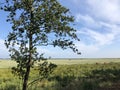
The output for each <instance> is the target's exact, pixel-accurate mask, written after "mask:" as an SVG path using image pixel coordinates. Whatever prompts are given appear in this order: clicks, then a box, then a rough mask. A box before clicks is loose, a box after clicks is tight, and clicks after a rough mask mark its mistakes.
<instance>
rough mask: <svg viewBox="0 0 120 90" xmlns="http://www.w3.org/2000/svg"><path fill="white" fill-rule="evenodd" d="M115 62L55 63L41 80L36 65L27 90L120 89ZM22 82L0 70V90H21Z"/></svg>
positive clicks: (9, 72) (119, 69)
mask: <svg viewBox="0 0 120 90" xmlns="http://www.w3.org/2000/svg"><path fill="white" fill-rule="evenodd" d="M118 61H119V59H117V61H116V60H113V61H112V60H111V61H110V62H107V60H104V62H102V61H98V62H96V60H95V61H94V62H93V61H92V62H93V63H84V64H83V63H82V64H80V63H79V64H78V62H77V64H75V62H76V61H73V60H68V62H69V63H70V62H74V63H73V64H61V63H60V64H59V63H57V64H58V66H57V68H56V69H55V70H54V72H53V73H52V74H50V76H49V77H48V78H46V79H40V76H39V73H38V69H37V66H36V67H35V68H33V69H32V71H31V73H30V82H31V81H34V82H31V83H30V82H29V83H30V84H29V86H28V90H120V63H119V62H118ZM53 62H55V61H53ZM56 62H57V61H56ZM59 62H60V61H59ZM61 62H65V61H64V60H61ZM89 62H91V61H89ZM0 63H1V62H0ZM21 83H22V81H20V80H19V77H17V76H14V74H12V73H11V69H10V68H0V90H21V87H22V86H21Z"/></svg>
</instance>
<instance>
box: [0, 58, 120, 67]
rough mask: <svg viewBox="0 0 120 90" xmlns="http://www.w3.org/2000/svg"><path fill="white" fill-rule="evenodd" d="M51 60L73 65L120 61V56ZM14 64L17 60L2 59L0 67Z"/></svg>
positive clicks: (58, 63)
mask: <svg viewBox="0 0 120 90" xmlns="http://www.w3.org/2000/svg"><path fill="white" fill-rule="evenodd" d="M48 61H49V62H52V63H54V64H57V65H72V64H96V63H98V64H99V63H101V64H104V63H112V62H113V63H119V62H120V59H119V58H103V59H99V58H98V59H97V58H96V59H95V58H93V59H87V58H86V59H85V58H84V59H58V60H57V59H52V60H48ZM13 66H16V62H15V61H12V60H0V68H11V67H13Z"/></svg>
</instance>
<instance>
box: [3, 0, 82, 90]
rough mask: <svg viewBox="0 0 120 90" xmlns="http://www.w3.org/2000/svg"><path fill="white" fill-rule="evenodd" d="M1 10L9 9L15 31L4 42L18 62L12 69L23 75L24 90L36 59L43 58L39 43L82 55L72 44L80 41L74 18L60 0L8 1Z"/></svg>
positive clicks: (9, 19)
mask: <svg viewBox="0 0 120 90" xmlns="http://www.w3.org/2000/svg"><path fill="white" fill-rule="evenodd" d="M2 9H3V10H4V11H6V12H9V15H8V16H7V22H10V23H11V25H12V31H11V32H10V33H9V35H8V36H7V39H6V40H5V44H6V46H7V48H8V49H9V52H10V56H11V59H13V60H15V61H16V62H17V63H18V64H17V67H16V68H13V71H14V72H16V73H17V74H18V75H20V76H22V78H23V89H22V90H26V89H27V85H28V79H29V73H30V70H31V67H33V66H34V63H35V61H36V60H42V59H44V58H43V54H41V55H40V54H39V53H38V52H37V47H38V46H48V45H52V46H54V47H56V46H58V47H61V48H62V49H67V48H70V49H72V50H73V51H74V52H76V53H78V54H80V53H79V52H78V49H76V46H75V44H74V43H73V42H74V40H78V41H79V39H78V37H77V35H76V30H75V29H74V28H72V24H71V23H72V22H74V17H73V16H71V15H70V14H69V9H66V8H65V7H64V6H62V5H61V4H60V3H59V2H58V1H57V0H6V3H5V4H4V6H3V8H2ZM43 65H44V64H43Z"/></svg>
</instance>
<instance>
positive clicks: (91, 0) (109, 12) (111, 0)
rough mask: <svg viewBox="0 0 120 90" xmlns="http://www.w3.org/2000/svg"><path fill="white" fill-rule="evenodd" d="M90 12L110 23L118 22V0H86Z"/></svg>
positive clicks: (119, 21)
mask: <svg viewBox="0 0 120 90" xmlns="http://www.w3.org/2000/svg"><path fill="white" fill-rule="evenodd" d="M87 4H88V7H87V8H89V11H90V13H91V14H92V15H93V16H95V17H97V18H98V19H102V20H105V21H108V22H111V23H120V18H119V16H120V1H119V0H87Z"/></svg>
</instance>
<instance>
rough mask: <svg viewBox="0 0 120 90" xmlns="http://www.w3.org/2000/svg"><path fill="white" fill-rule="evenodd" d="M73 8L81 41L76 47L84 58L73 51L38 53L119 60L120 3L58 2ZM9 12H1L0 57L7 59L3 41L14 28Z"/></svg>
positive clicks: (104, 0)
mask: <svg viewBox="0 0 120 90" xmlns="http://www.w3.org/2000/svg"><path fill="white" fill-rule="evenodd" d="M58 1H59V2H60V3H61V4H62V5H63V6H65V7H66V8H69V9H70V14H71V15H73V16H74V18H75V22H74V23H75V26H74V28H75V29H76V30H77V32H76V33H77V35H78V37H79V38H80V42H78V41H76V42H75V44H76V46H77V48H78V50H79V51H80V52H81V55H77V54H75V53H73V52H72V50H70V49H67V50H61V49H60V48H54V47H51V46H49V47H39V48H38V52H41V53H45V56H46V57H52V58H120V0H58ZM6 15H7V13H5V12H2V11H0V58H8V57H9V53H8V50H7V49H6V47H5V45H4V40H5V39H6V37H7V34H8V32H9V31H11V25H10V24H9V23H7V22H6Z"/></svg>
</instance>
